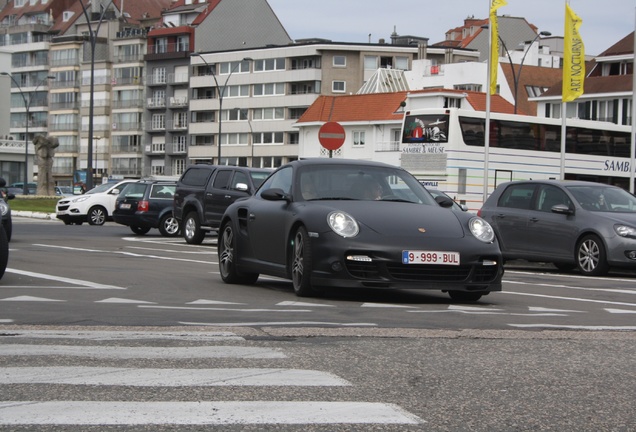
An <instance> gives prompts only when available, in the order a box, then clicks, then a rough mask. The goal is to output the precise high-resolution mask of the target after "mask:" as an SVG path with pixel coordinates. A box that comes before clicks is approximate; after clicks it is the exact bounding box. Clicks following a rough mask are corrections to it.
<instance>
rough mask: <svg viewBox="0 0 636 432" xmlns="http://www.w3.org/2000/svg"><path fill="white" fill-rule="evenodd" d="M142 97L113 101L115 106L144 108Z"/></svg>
mask: <svg viewBox="0 0 636 432" xmlns="http://www.w3.org/2000/svg"><path fill="white" fill-rule="evenodd" d="M143 105H144V101H143V100H142V99H123V100H116V101H113V108H115V109H116V108H143Z"/></svg>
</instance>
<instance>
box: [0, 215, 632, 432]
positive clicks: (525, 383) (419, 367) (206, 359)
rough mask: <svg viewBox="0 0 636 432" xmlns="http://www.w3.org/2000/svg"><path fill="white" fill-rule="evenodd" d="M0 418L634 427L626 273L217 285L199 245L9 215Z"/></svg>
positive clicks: (55, 426)
mask: <svg viewBox="0 0 636 432" xmlns="http://www.w3.org/2000/svg"><path fill="white" fill-rule="evenodd" d="M14 224H15V225H14V240H12V242H11V252H10V259H9V269H8V271H7V273H6V274H5V276H4V278H3V279H2V281H1V282H0V344H1V345H2V346H1V347H0V430H11V431H14V430H60V428H63V430H71V431H85V430H104V429H105V428H107V427H108V429H109V430H110V429H113V430H153V431H158V430H188V431H189V430H202V429H207V428H210V427H214V428H215V429H219V428H221V429H223V430H292V431H295V430H298V431H300V430H303V431H309V430H321V431H323V430H324V431H335V430H343V431H344V430H346V431H368V430H382V431H385V430H391V431H393V430H394V431H403V430H404V431H407V430H435V431H466V430H471V431H530V430H554V431H630V430H636V415H635V414H634V412H633V411H634V410H633V394H634V391H635V390H636V374H635V373H634V371H635V370H636V367H635V366H636V360H635V359H636V355H635V354H636V352H635V351H636V344H635V341H636V332H634V330H635V329H636V326H635V324H636V323H635V322H634V314H635V313H636V301H634V300H635V299H634V294H636V278H634V277H633V276H632V275H631V274H630V273H624V272H623V273H613V274H612V275H610V276H609V277H606V278H581V277H579V276H578V275H577V274H575V273H572V274H564V273H559V272H556V270H554V269H553V268H552V267H551V266H550V265H528V264H527V263H514V265H510V266H507V271H506V275H505V276H504V291H503V292H501V293H493V294H491V295H489V296H487V297H484V298H483V299H482V300H481V301H479V302H477V303H474V304H457V303H453V302H451V301H450V299H449V298H448V297H447V296H446V295H445V294H442V293H426V292H424V293H423V292H413V291H409V292H403V291H400V292H382V291H365V292H358V291H355V292H351V291H349V292H328V293H327V294H326V295H325V296H323V297H320V298H314V299H298V298H296V297H295V296H294V294H293V290H292V289H291V286H290V284H289V282H287V281H281V280H275V279H271V278H262V279H261V280H259V282H258V283H257V284H256V285H255V286H252V287H249V286H241V285H235V286H234V285H225V284H223V283H222V282H221V280H220V277H219V276H218V272H217V268H216V265H215V263H216V254H215V247H214V242H215V238H214V237H212V236H211V237H209V238H207V239H206V242H205V243H204V245H202V246H190V245H186V244H185V243H184V242H183V241H182V240H180V239H172V240H168V241H167V240H166V239H164V238H162V237H160V236H158V235H157V234H156V233H153V232H151V233H150V234H151V235H148V236H145V237H136V236H134V235H132V233H131V232H130V231H128V229H127V228H125V227H120V226H117V225H114V224H107V225H106V226H103V227H91V226H86V225H83V226H64V225H63V224H61V223H60V222H56V221H37V220H28V219H22V218H16V220H15V221H14Z"/></svg>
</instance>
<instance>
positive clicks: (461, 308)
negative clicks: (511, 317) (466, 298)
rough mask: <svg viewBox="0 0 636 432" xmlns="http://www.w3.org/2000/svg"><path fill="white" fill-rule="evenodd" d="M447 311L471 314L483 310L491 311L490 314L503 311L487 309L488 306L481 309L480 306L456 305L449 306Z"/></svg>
mask: <svg viewBox="0 0 636 432" xmlns="http://www.w3.org/2000/svg"><path fill="white" fill-rule="evenodd" d="M448 309H449V310H456V311H466V312H471V311H479V312H484V311H485V310H488V311H492V312H499V311H502V310H503V309H496V308H489V307H488V306H483V307H482V306H458V305H450V306H448Z"/></svg>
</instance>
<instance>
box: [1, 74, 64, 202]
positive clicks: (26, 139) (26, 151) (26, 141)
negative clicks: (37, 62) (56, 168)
mask: <svg viewBox="0 0 636 432" xmlns="http://www.w3.org/2000/svg"><path fill="white" fill-rule="evenodd" d="M0 75H6V76H8V77H9V78H11V81H13V83H14V84H15V85H16V87H17V88H18V90H19V91H20V96H22V100H23V101H24V108H25V110H26V121H25V125H24V182H23V183H22V193H23V194H24V195H27V194H28V193H29V188H28V184H27V183H28V182H29V177H28V170H29V116H30V110H31V101H32V100H33V99H32V98H31V96H29V100H28V101H27V98H26V95H25V94H24V91H22V87H20V84H19V83H18V82H17V81H16V80H15V78H14V77H13V75H11V74H10V73H9V72H0ZM54 78H55V77H54V76H52V75H48V76H47V77H46V78H44V79H43V80H41V81H40V82H39V83H38V85H36V86H35V90H34V91H33V92H34V93H35V92H37V91H38V88H39V87H40V86H41V85H42V83H44V82H45V81H46V80H47V79H54Z"/></svg>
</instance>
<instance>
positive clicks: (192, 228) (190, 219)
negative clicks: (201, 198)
mask: <svg viewBox="0 0 636 432" xmlns="http://www.w3.org/2000/svg"><path fill="white" fill-rule="evenodd" d="M183 237H184V238H185V241H186V242H187V243H188V244H201V243H203V237H205V233H204V232H203V230H202V229H201V223H200V222H199V216H198V215H197V213H196V212H190V213H188V214H187V215H186V218H185V220H184V221H183Z"/></svg>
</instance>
